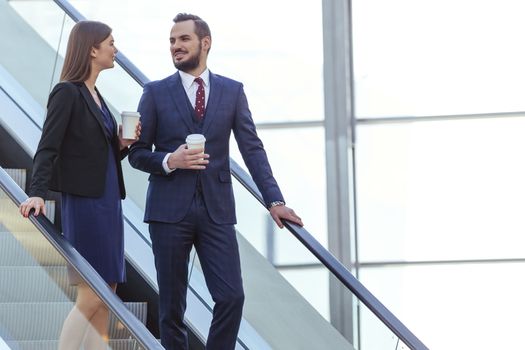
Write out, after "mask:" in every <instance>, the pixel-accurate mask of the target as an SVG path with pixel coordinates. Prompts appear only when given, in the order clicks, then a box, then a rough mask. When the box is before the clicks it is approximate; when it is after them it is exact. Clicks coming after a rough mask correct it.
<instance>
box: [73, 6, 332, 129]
mask: <svg viewBox="0 0 525 350" xmlns="http://www.w3.org/2000/svg"><path fill="white" fill-rule="evenodd" d="M71 3H72V4H73V5H74V6H76V7H77V8H78V10H79V11H80V12H81V13H83V14H84V15H85V16H86V17H87V18H90V19H98V20H102V21H105V22H107V23H108V24H109V25H110V26H111V27H112V28H113V29H114V36H115V41H116V45H117V47H119V48H120V49H121V50H122V52H123V53H124V54H126V55H127V56H128V57H129V58H130V59H131V60H132V61H133V62H134V63H135V65H136V66H137V67H139V69H141V70H142V71H143V72H144V73H145V74H146V75H147V76H148V77H149V78H150V79H152V80H157V79H161V78H164V77H166V76H168V75H171V74H173V73H174V72H175V69H174V67H173V63H172V61H171V57H170V52H169V41H168V38H169V31H170V29H171V26H172V24H173V22H172V19H173V17H175V15H176V14H177V13H178V12H180V11H184V12H190V13H195V14H197V15H199V16H201V17H202V18H203V19H204V20H206V22H208V24H209V25H210V29H211V32H212V37H213V45H212V50H211V52H210V56H209V61H208V67H209V68H210V70H211V71H212V72H214V73H217V74H221V75H225V76H227V77H231V78H233V79H235V80H239V81H241V82H243V83H244V84H245V90H246V93H247V95H248V101H249V102H250V107H251V110H252V112H253V114H254V119H255V120H256V121H257V122H263V121H287V120H319V119H323V115H324V111H323V108H324V107H323V103H324V101H323V81H322V79H323V41H322V35H323V29H322V9H321V4H322V3H321V1H320V0H317V1H306V2H302V1H297V0H292V1H280V0H268V1H264V2H247V1H243V0H227V1H220V2H218V1H214V0H205V1H198V2H197V1H182V2H179V3H177V6H174V3H173V1H168V0H157V1H155V2H154V5H152V3H150V2H144V1H139V0H130V1H128V2H127V3H126V6H125V8H124V7H122V4H121V2H119V1H79V0H76V1H71ZM298 7H300V13H301V15H300V16H297V9H298ZM232 11H233V12H232ZM229 13H236V14H242V15H236V16H234V17H232V16H230V15H228V14H229ZM124 14H125V15H124ZM283 24H286V26H285V27H283ZM283 28H286V29H285V30H284V29H283Z"/></svg>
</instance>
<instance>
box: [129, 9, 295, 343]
mask: <svg viewBox="0 0 525 350" xmlns="http://www.w3.org/2000/svg"><path fill="white" fill-rule="evenodd" d="M173 21H174V23H175V24H174V25H173V27H172V29H171V35H170V44H171V46H170V49H171V55H172V58H173V63H174V64H175V67H176V68H177V69H178V72H177V73H175V74H174V75H172V76H170V77H168V78H165V79H163V80H160V81H155V82H151V83H149V84H146V86H144V93H143V95H142V98H141V100H140V104H139V108H138V110H139V112H140V114H141V122H142V133H141V136H140V139H139V140H138V141H137V142H136V143H135V144H134V145H133V146H132V148H131V150H130V154H129V160H130V163H131V165H132V166H133V167H135V168H137V169H140V170H142V171H145V172H148V173H150V174H151V175H150V177H149V181H150V183H149V188H148V193H147V199H146V210H145V219H144V220H145V221H146V222H148V223H149V230H150V235H151V241H152V244H153V253H154V255H155V266H156V268H157V280H158V284H159V296H160V305H159V309H160V315H159V319H160V334H161V342H162V345H163V346H164V347H165V348H166V349H188V339H187V331H186V327H185V325H184V324H183V317H184V311H185V309H186V291H187V286H188V261H189V254H190V251H191V248H192V246H193V245H194V246H195V249H196V251H197V254H198V255H199V260H200V262H201V265H202V270H203V272H204V276H205V279H206V284H207V286H208V288H209V290H210V293H211V295H212V298H213V300H214V302H215V306H214V308H213V320H212V323H211V327H210V331H209V335H208V340H207V343H206V349H209V350H211V349H219V350H228V349H234V348H235V342H236V339H237V332H238V330H239V325H240V321H241V318H242V306H243V303H244V292H243V288H242V279H241V269H240V261H239V251H238V246H237V239H236V237H235V228H234V224H235V223H236V217H235V203H234V198H233V189H232V178H231V174H230V165H229V164H230V163H229V140H230V135H231V132H232V131H233V134H234V135H235V138H236V140H237V144H238V146H239V150H240V151H241V154H242V156H243V159H244V162H245V163H246V165H247V167H248V169H249V171H250V174H251V175H252V177H253V179H254V181H255V183H256V184H257V187H258V188H259V190H260V191H261V193H262V196H263V198H264V201H265V202H266V204H267V206H268V209H269V211H270V214H271V216H272V217H273V219H274V220H275V222H276V223H277V225H278V226H279V227H280V228H282V227H283V224H282V221H281V220H282V219H285V220H289V221H291V222H293V223H296V224H298V225H301V226H302V221H301V219H300V218H299V217H298V216H297V215H296V214H295V213H294V211H293V210H292V209H290V208H288V207H286V206H285V203H284V199H283V196H282V194H281V191H280V189H279V186H278V185H277V182H276V181H275V179H274V177H273V175H272V170H271V167H270V164H269V163H268V158H267V156H266V152H265V151H264V148H263V144H262V142H261V140H260V139H259V137H258V136H257V133H256V130H255V125H254V122H253V120H252V117H251V113H250V110H249V108H248V102H247V100H246V95H245V94H244V90H243V86H242V84H241V83H239V82H236V81H234V80H231V79H228V78H226V77H223V76H220V75H217V74H213V73H211V72H210V71H209V70H208V68H207V65H206V60H207V57H208V53H209V50H210V47H211V33H210V29H209V27H208V25H207V24H206V22H204V21H203V20H202V19H201V18H199V17H198V16H195V15H190V14H178V15H177V16H176V17H175V18H174V20H173ZM198 78H200V79H198ZM196 133H197V134H203V135H204V136H205V137H206V146H205V148H206V154H204V155H203V153H202V152H203V150H202V149H188V148H187V147H186V144H185V139H186V137H187V135H188V134H196ZM153 146H154V149H153Z"/></svg>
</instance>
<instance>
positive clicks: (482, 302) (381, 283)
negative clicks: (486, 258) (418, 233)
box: [360, 263, 525, 350]
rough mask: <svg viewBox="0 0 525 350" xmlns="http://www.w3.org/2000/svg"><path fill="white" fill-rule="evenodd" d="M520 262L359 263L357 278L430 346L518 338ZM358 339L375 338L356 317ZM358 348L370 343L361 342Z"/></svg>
mask: <svg viewBox="0 0 525 350" xmlns="http://www.w3.org/2000/svg"><path fill="white" fill-rule="evenodd" d="M524 267H525V266H524V263H508V264H503V263H501V264H453V265H439V266H432V265H425V266H406V267H390V268H361V269H360V279H361V281H362V282H363V283H364V284H365V285H366V286H367V287H368V288H369V289H370V291H371V292H372V293H373V294H374V295H376V296H377V297H378V298H379V300H381V301H382V302H383V303H384V304H385V306H386V307H387V308H389V309H390V310H391V311H392V312H393V313H394V315H396V316H397V317H399V319H400V320H401V322H403V323H404V324H405V325H406V326H407V327H408V328H409V329H410V330H411V331H412V332H414V334H416V335H417V336H418V338H419V339H421V340H422V341H423V343H424V344H425V345H426V346H428V347H429V348H430V349H447V350H463V349H515V348H516V346H517V344H522V343H523V336H522V328H523V322H522V319H523V313H524V312H525V300H524V298H523V295H524V293H525V282H524V279H523V278H516V276H522V275H523V269H524ZM361 321H362V323H361V339H362V344H363V345H365V342H367V341H372V340H373V339H375V338H374V337H375V332H374V328H373V324H372V323H370V322H368V321H367V319H366V317H364V318H362V319H361ZM363 349H365V350H366V349H376V348H374V347H372V348H369V347H363Z"/></svg>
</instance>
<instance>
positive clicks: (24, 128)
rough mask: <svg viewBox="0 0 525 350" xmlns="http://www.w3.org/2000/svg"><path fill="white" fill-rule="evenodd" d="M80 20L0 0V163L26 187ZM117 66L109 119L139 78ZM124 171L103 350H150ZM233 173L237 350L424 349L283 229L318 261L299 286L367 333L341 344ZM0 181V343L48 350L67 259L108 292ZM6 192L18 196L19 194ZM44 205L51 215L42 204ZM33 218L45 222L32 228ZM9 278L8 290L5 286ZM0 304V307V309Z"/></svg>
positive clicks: (194, 280) (150, 298) (150, 314)
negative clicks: (321, 294) (120, 244)
mask: <svg viewBox="0 0 525 350" xmlns="http://www.w3.org/2000/svg"><path fill="white" fill-rule="evenodd" d="M32 6H38V11H37V12H38V17H39V18H40V22H39V21H34V20H32V19H30V18H31V17H30V16H31V15H30V13H35V9H34V8H33V9H31V10H30V11H29V10H28V8H29V7H32ZM79 19H82V16H81V14H79V13H78V12H77V11H76V10H75V9H74V8H73V7H72V6H71V5H69V4H68V3H67V2H65V1H38V2H20V3H18V2H16V1H13V2H7V1H5V0H0V33H2V34H0V47H2V48H3V49H5V50H3V52H4V53H6V54H3V55H0V166H2V167H3V168H13V169H27V171H28V173H27V178H26V179H25V183H28V180H27V179H28V178H29V177H30V171H31V158H32V155H33V154H34V152H35V150H36V145H37V143H38V139H39V135H40V132H41V126H42V124H43V118H44V107H43V106H45V103H46V99H47V95H48V93H49V90H50V87H52V86H53V85H54V84H55V83H56V82H57V75H58V72H59V71H60V67H61V63H62V62H61V61H62V58H61V57H62V55H63V51H64V49H65V45H64V44H63V43H64V42H65V41H66V40H65V39H64V37H63V36H64V35H65V34H64V33H69V30H70V28H71V27H72V25H73V24H74V22H75V21H77V20H79ZM50 23H56V25H53V24H50ZM66 35H67V34H66ZM13 38H16V40H12V39H13ZM60 43H62V45H60ZM36 57H38V59H35V58H36ZM117 61H118V63H119V66H117V67H116V68H115V69H113V70H111V72H110V73H109V72H108V74H104V77H102V76H101V77H100V78H99V83H98V84H97V85H98V86H99V88H100V89H101V91H103V93H104V96H105V99H106V100H107V101H109V103H110V104H111V106H110V108H111V109H112V112H113V113H114V115H115V116H117V115H118V114H119V113H118V111H121V110H135V109H136V104H137V101H138V100H139V98H140V95H141V92H142V85H143V84H144V83H145V82H147V78H146V77H145V76H143V75H142V74H141V73H140V71H139V70H138V69H136V68H135V67H134V66H133V65H132V64H131V62H129V60H127V59H126V57H125V56H124V55H123V54H121V53H119V55H118V57H117ZM106 76H107V78H106ZM123 87H125V88H123ZM123 167H124V174H125V181H126V185H127V188H128V198H127V199H126V200H125V201H124V202H123V211H124V216H125V242H126V247H125V249H126V260H127V269H128V282H127V283H126V284H123V285H122V286H119V289H118V291H117V292H118V295H119V297H120V298H121V299H122V300H124V302H125V304H124V305H125V306H126V307H127V308H126V307H118V308H117V306H122V305H120V304H118V303H119V301H118V299H117V300H113V299H116V298H113V299H112V298H111V295H109V296H108V298H109V299H108V300H109V301H107V302H108V303H109V302H112V303H114V304H115V305H117V306H113V307H112V306H111V305H110V308H111V310H112V312H113V313H115V315H114V316H112V325H111V327H112V328H111V340H110V346H111V347H112V348H113V349H128V348H133V347H135V346H139V347H144V348H154V346H157V345H156V344H155V340H154V339H155V337H158V324H157V321H156V314H157V308H158V304H157V301H156V293H157V285H156V280H155V269H154V265H153V257H152V253H151V243H150V241H149V237H148V234H147V232H148V229H147V226H146V224H144V223H143V222H142V217H143V209H144V208H143V203H144V197H145V188H146V186H147V179H146V174H143V173H140V172H138V171H136V170H135V169H132V168H131V167H130V166H129V164H127V162H124V163H123ZM231 168H232V174H233V175H234V177H235V178H236V179H237V182H236V184H235V186H234V187H235V196H236V199H237V203H238V204H237V205H238V207H237V211H238V214H239V215H238V216H239V224H238V225H237V227H236V228H237V230H238V240H239V248H240V254H241V264H242V270H243V280H244V286H245V294H246V302H245V307H244V315H243V321H242V324H241V329H240V332H239V337H238V342H237V348H238V349H353V348H359V349H392V350H393V349H403V348H405V349H406V348H412V349H426V347H425V346H424V345H423V344H422V343H421V342H420V341H419V340H418V339H417V338H416V337H415V336H414V335H413V334H412V333H411V332H410V331H409V330H408V329H406V327H405V326H404V325H403V324H402V323H401V322H399V321H398V320H397V318H395V317H394V316H393V315H392V314H391V313H390V312H389V311H388V310H387V309H386V308H385V307H384V306H383V305H382V304H380V303H379V302H378V301H377V300H376V299H375V298H374V297H373V295H371V294H370V293H369V292H368V291H367V290H366V289H365V288H364V287H363V286H362V285H361V284H360V283H359V282H358V281H357V280H356V279H355V278H353V276H352V275H351V274H350V273H349V272H348V270H346V269H345V268H344V267H343V266H342V265H341V264H339V263H338V262H337V260H335V259H334V258H333V256H331V255H330V254H329V253H328V252H327V251H326V249H324V248H323V247H322V246H321V245H320V244H319V243H318V242H317V241H315V239H313V237H312V236H311V235H310V234H309V233H308V232H307V231H306V230H304V229H301V228H298V227H297V226H294V225H287V228H288V230H290V232H291V235H290V236H289V238H288V240H289V242H288V243H287V247H288V249H290V251H293V254H296V255H299V256H303V257H305V260H308V261H316V262H317V263H316V269H315V272H314V273H312V274H311V276H310V281H309V283H308V284H309V286H307V287H306V290H310V291H317V290H323V291H326V290H327V289H328V287H327V286H328V284H329V281H330V283H339V284H340V285H341V286H342V289H344V290H346V292H347V294H348V297H349V298H352V300H354V303H355V311H356V315H357V314H359V315H360V316H359V320H357V319H356V320H355V326H354V328H356V330H359V327H368V328H369V329H372V331H373V334H374V337H373V339H370V338H369V337H366V338H365V337H359V336H358V334H359V331H356V332H355V333H356V334H357V336H355V337H354V338H353V339H351V341H350V340H349V339H346V338H345V337H343V336H342V335H341V333H340V332H338V331H337V330H336V329H335V328H334V327H333V326H332V325H331V324H330V323H329V322H328V321H327V319H329V312H327V311H326V310H324V309H326V307H325V306H324V305H315V302H313V304H312V303H311V302H309V301H307V299H309V300H314V299H316V298H317V296H313V297H309V296H308V295H306V297H305V295H303V294H302V293H300V292H298V289H301V288H300V286H299V284H300V282H298V283H294V281H293V279H294V278H293V276H292V277H290V274H288V275H287V277H286V278H285V277H283V274H282V273H281V272H279V271H278V270H277V269H276V268H275V267H274V265H273V264H272V263H271V262H270V261H268V259H267V258H266V257H265V256H264V251H263V250H264V249H261V244H260V242H261V241H262V240H263V239H264V238H265V235H266V232H265V227H266V221H265V218H267V217H268V215H267V211H266V209H265V208H264V207H263V206H261V203H259V201H260V195H259V194H258V191H257V190H256V189H255V187H254V185H253V182H252V181H251V179H250V177H249V176H248V175H247V174H246V173H245V172H244V171H243V170H242V168H241V167H240V166H239V165H237V163H235V161H233V160H232V161H231ZM11 172H12V176H13V177H16V176H15V175H13V174H18V175H17V176H18V178H21V179H23V178H24V177H25V176H24V175H23V170H13V171H11ZM20 172H21V173H20ZM0 175H2V176H1V177H0V181H1V182H2V186H3V187H2V188H3V192H4V193H3V194H2V193H0V200H1V207H0V231H1V234H2V236H0V240H1V245H0V247H1V248H2V249H3V250H2V251H1V252H0V270H1V271H0V286H2V288H3V287H4V286H10V287H9V288H12V289H9V290H6V291H4V290H3V289H2V294H1V295H0V298H3V297H4V296H12V297H6V298H5V299H6V300H4V299H0V339H3V341H4V342H5V343H6V344H7V345H8V346H10V347H11V348H12V349H33V348H35V349H37V348H38V349H47V348H49V349H51V348H56V344H57V340H58V336H59V331H60V327H61V324H62V323H63V320H64V318H65V315H66V314H67V313H68V312H69V310H70V309H71V307H72V300H74V290H72V289H71V288H70V287H69V286H67V283H65V281H66V274H65V266H66V263H70V264H72V265H74V266H75V267H76V268H78V269H79V270H86V271H84V272H85V278H86V282H88V283H89V284H90V285H91V286H92V287H93V288H94V289H95V290H96V291H97V292H98V293H102V292H99V291H98V290H101V291H105V292H107V290H105V289H104V284H103V282H101V280H100V277H98V275H96V273H94V274H93V271H92V270H90V267H89V266H85V265H86V264H85V262H83V261H82V258H81V257H79V256H78V254H77V255H76V256H75V255H74V254H73V253H74V252H75V251H74V250H73V252H71V248H70V247H69V248H68V244H67V242H65V241H63V240H62V239H61V236H60V235H59V234H58V233H57V232H54V231H56V229H55V228H54V227H53V226H52V224H51V223H50V222H48V221H45V227H43V226H42V225H43V224H42V223H35V220H34V219H32V221H31V222H28V221H27V220H25V219H23V218H22V217H21V216H19V215H18V214H17V212H16V207H17V205H18V202H19V201H20V200H23V199H24V198H23V193H22V191H21V189H20V187H22V188H23V187H24V182H23V181H19V183H18V184H15V182H14V181H13V180H11V178H10V177H8V175H7V173H6V172H3V170H2V172H0ZM247 189H248V190H247ZM9 191H10V192H17V191H18V197H16V196H13V194H12V193H8V192H9ZM54 199H55V200H58V199H59V197H56V198H54ZM49 206H50V207H53V204H52V202H50V203H49ZM59 217H60V215H59V213H58V212H56V215H55V221H57V226H59V225H60V223H59V220H58V219H59ZM51 219H53V218H51ZM40 220H44V219H43V218H42V219H39V220H38V222H39V221H40ZM27 232H29V233H27ZM57 242H58V243H57ZM4 243H5V244H4ZM57 245H58V246H59V247H58V246H57ZM60 247H66V248H60ZM68 252H69V253H72V254H73V257H70V256H69V255H68V254H67V253H68ZM192 254H193V255H192V262H194V263H193V264H192V266H191V267H190V268H191V271H190V281H189V285H190V288H189V291H188V309H187V313H186V319H185V321H186V323H187V324H188V327H189V330H190V332H191V335H190V338H191V347H192V348H193V349H202V348H204V346H203V344H204V343H205V339H206V335H207V329H208V327H209V323H210V321H211V310H212V307H213V302H212V300H211V297H210V295H209V293H208V291H207V288H206V285H205V282H204V278H203V275H202V272H201V270H200V266H199V263H198V258H196V257H195V254H194V253H192ZM4 270H5V271H4ZM80 272H81V274H82V271H80ZM82 275H83V276H84V274H82ZM17 276H18V277H17ZM20 276H22V277H20ZM14 280H17V282H16V283H14V282H12V281H14ZM26 282H27V283H26ZM292 284H293V285H292ZM35 286H39V287H38V288H35ZM40 286H41V287H40ZM322 286H326V287H325V288H324V287H322ZM306 294H307V293H306ZM15 296H16V297H15ZM317 299H318V298H317ZM325 299H326V298H325ZM4 304H6V306H5V310H4V309H2V307H3V305H4ZM26 304H27V305H26ZM115 310H117V311H115ZM126 312H128V313H126ZM120 314H123V315H124V316H122V315H120ZM14 315H16V317H15V316H14ZM35 315H37V316H38V317H35ZM132 315H133V316H132ZM118 316H120V317H118ZM123 318H124V319H123ZM28 319H30V320H32V322H33V323H32V324H31V326H27V327H25V328H24V327H22V328H24V329H23V331H24V332H26V333H22V332H21V331H20V332H18V330H17V329H18V328H17V327H18V326H17V325H18V324H19V323H20V322H22V323H23V322H27V320H28ZM129 320H133V321H136V322H134V324H133V325H131V326H130V325H127V324H126V322H131V321H129ZM11 322H12V323H11ZM44 325H45V327H44ZM141 325H145V326H146V327H147V329H148V330H149V332H148V335H149V337H147V340H142V339H141V337H142V333H141V332H139V331H136V330H135V328H139V330H141V329H142V328H140V327H141ZM47 326H49V327H50V328H49V330H47V328H48V327H47ZM135 326H136V327H135ZM134 327H135V328H134ZM146 327H143V328H146ZM44 331H48V333H44ZM119 332H120V333H119ZM150 333H151V334H150ZM137 334H139V335H140V336H141V337H139V335H137ZM147 341H150V343H147ZM351 343H352V344H355V346H353V345H351ZM0 344H1V343H0ZM148 344H149V345H148ZM152 344H153V345H152ZM405 344H406V345H405ZM46 346H47V347H46Z"/></svg>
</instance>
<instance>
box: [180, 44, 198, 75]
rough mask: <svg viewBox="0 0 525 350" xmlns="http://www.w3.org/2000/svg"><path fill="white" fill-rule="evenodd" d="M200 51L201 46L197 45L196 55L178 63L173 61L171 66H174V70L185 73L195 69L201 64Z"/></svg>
mask: <svg viewBox="0 0 525 350" xmlns="http://www.w3.org/2000/svg"><path fill="white" fill-rule="evenodd" d="M201 50H202V45H200V44H199V49H198V50H197V53H196V54H195V55H193V56H190V57H189V58H188V59H187V60H185V61H178V62H177V61H175V60H173V64H175V68H177V69H178V70H181V71H183V72H187V71H190V70H193V69H195V68H197V67H198V66H199V64H200V63H201V59H200V52H201Z"/></svg>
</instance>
